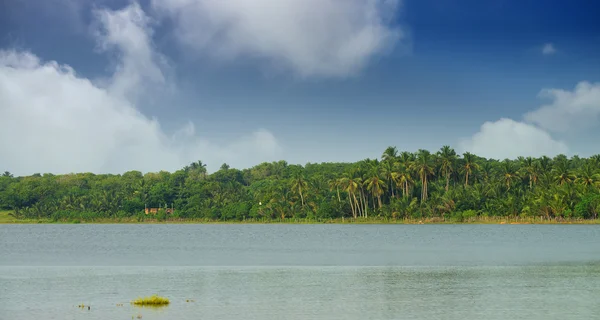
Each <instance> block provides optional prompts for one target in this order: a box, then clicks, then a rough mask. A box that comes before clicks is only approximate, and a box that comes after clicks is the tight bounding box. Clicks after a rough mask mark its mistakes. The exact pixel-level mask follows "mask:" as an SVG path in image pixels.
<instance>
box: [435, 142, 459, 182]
mask: <svg viewBox="0 0 600 320" xmlns="http://www.w3.org/2000/svg"><path fill="white" fill-rule="evenodd" d="M456 159H457V156H456V151H454V149H452V148H450V146H443V147H442V148H441V149H440V151H438V161H439V166H440V173H441V174H442V176H443V177H445V178H446V192H448V187H449V185H450V174H451V173H452V171H453V170H454V164H455V163H456Z"/></svg>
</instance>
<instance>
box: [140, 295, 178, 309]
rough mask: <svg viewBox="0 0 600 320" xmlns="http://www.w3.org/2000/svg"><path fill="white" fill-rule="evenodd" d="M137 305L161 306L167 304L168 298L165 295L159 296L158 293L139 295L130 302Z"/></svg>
mask: <svg viewBox="0 0 600 320" xmlns="http://www.w3.org/2000/svg"><path fill="white" fill-rule="evenodd" d="M131 303H132V304H134V305H138V306H163V305H167V304H169V299H168V298H165V297H159V296H158V295H152V296H149V297H141V298H137V299H135V300H133V301H132V302H131Z"/></svg>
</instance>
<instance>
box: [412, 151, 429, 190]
mask: <svg viewBox="0 0 600 320" xmlns="http://www.w3.org/2000/svg"><path fill="white" fill-rule="evenodd" d="M432 160H433V159H432V156H431V153H430V152H429V151H428V150H424V149H420V150H419V151H418V152H417V160H416V161H415V162H414V163H413V168H414V170H415V171H416V172H417V174H418V175H419V177H420V178H421V186H422V187H421V202H424V201H427V181H428V178H429V177H430V176H433V175H434V168H433V165H432V163H433V161H432Z"/></svg>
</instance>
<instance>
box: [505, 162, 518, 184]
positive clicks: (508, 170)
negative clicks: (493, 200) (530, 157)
mask: <svg viewBox="0 0 600 320" xmlns="http://www.w3.org/2000/svg"><path fill="white" fill-rule="evenodd" d="M502 178H503V179H504V183H506V190H510V183H511V182H512V181H513V180H516V179H518V178H519V176H518V175H517V169H516V168H515V166H514V165H513V163H512V162H511V161H510V160H508V159H506V160H504V161H503V162H502Z"/></svg>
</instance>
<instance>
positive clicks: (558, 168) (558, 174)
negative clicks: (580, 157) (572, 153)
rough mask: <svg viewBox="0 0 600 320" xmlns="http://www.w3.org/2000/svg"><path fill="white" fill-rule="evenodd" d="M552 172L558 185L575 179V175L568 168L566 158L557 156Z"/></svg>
mask: <svg viewBox="0 0 600 320" xmlns="http://www.w3.org/2000/svg"><path fill="white" fill-rule="evenodd" d="M552 172H553V173H554V181H556V182H557V183H558V184H559V185H563V184H565V183H571V182H573V180H575V176H574V175H573V174H572V173H571V170H570V169H569V160H567V159H566V158H558V159H557V160H556V162H555V163H554V168H553V169H552Z"/></svg>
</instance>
